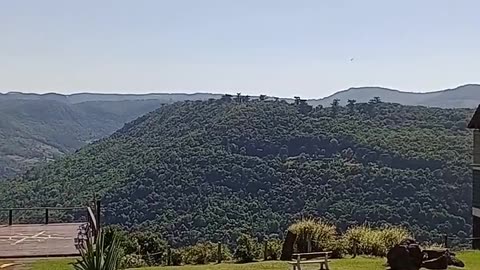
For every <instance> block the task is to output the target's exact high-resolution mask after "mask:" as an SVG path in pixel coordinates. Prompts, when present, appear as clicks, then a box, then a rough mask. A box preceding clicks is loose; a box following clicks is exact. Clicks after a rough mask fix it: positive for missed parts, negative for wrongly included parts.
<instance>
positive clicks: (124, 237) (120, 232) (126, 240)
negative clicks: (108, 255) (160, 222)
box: [102, 225, 139, 255]
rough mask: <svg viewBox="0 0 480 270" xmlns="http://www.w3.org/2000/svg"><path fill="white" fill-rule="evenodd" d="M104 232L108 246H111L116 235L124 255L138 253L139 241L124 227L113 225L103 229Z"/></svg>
mask: <svg viewBox="0 0 480 270" xmlns="http://www.w3.org/2000/svg"><path fill="white" fill-rule="evenodd" d="M102 230H103V232H104V234H105V244H106V245H110V243H111V242H112V239H113V236H114V235H115V236H116V237H117V240H118V244H119V245H120V247H121V248H122V249H123V253H124V254H126V255H128V254H134V253H137V252H138V250H139V245H138V241H137V239H136V238H135V237H132V235H131V234H130V233H129V232H127V231H125V230H124V229H122V227H120V226H118V225H111V226H107V227H105V228H103V229H102Z"/></svg>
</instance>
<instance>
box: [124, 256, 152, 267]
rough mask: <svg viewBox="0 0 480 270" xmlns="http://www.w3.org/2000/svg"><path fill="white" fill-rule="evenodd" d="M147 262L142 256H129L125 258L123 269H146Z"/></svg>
mask: <svg viewBox="0 0 480 270" xmlns="http://www.w3.org/2000/svg"><path fill="white" fill-rule="evenodd" d="M146 266H148V265H147V262H146V261H145V260H144V259H143V258H142V256H140V255H135V254H128V255H126V256H125V257H123V260H122V268H140V267H146Z"/></svg>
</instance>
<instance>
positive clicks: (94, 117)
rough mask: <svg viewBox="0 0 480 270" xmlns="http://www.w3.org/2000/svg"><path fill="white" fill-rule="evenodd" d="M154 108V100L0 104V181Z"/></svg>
mask: <svg viewBox="0 0 480 270" xmlns="http://www.w3.org/2000/svg"><path fill="white" fill-rule="evenodd" d="M160 105H161V103H160V102H159V101H158V100H138V101H91V102H81V103H75V104H69V103H65V102H61V101H56V100H51V99H45V100H28V99H9V100H1V99H0V179H2V178H5V177H9V176H13V175H15V174H17V173H19V172H23V171H24V170H25V169H27V168H30V167H31V166H33V165H35V164H37V163H39V162H41V161H45V160H52V159H56V158H58V157H60V156H62V155H63V154H65V153H69V152H72V151H74V150H76V149H78V148H80V147H82V146H84V145H85V144H87V143H89V142H92V141H94V140H98V139H100V138H103V137H105V136H108V135H110V134H112V133H113V132H114V131H115V130H117V129H119V128H120V127H122V126H123V124H124V123H126V122H128V121H131V120H133V119H135V118H137V117H139V116H140V115H143V114H145V113H147V112H149V111H152V110H155V109H157V108H158V107H160Z"/></svg>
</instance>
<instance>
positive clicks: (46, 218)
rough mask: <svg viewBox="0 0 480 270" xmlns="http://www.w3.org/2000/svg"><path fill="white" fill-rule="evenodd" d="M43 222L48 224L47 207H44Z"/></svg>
mask: <svg viewBox="0 0 480 270" xmlns="http://www.w3.org/2000/svg"><path fill="white" fill-rule="evenodd" d="M45 224H48V208H45Z"/></svg>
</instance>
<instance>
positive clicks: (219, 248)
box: [217, 242, 222, 263]
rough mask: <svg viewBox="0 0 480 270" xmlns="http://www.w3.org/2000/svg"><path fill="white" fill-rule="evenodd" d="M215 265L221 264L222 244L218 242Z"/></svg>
mask: <svg viewBox="0 0 480 270" xmlns="http://www.w3.org/2000/svg"><path fill="white" fill-rule="evenodd" d="M217 263H222V243H221V242H218V248H217Z"/></svg>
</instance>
